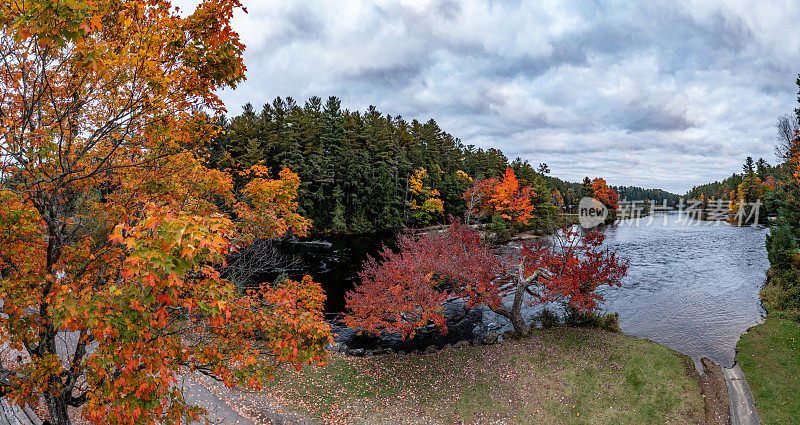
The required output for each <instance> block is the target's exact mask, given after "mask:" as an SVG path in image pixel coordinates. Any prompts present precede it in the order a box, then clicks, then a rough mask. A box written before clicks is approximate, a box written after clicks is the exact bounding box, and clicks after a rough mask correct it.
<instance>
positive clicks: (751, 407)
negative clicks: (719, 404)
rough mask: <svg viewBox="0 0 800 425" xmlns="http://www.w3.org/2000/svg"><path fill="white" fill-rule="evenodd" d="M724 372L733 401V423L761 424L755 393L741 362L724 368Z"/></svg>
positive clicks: (729, 395) (741, 424)
mask: <svg viewBox="0 0 800 425" xmlns="http://www.w3.org/2000/svg"><path fill="white" fill-rule="evenodd" d="M722 373H723V375H724V376H725V383H726V384H727V385H728V398H729V399H730V401H731V425H760V424H761V421H759V420H758V413H756V406H755V402H754V401H753V394H752V393H751V392H750V386H749V385H747V379H746V378H745V377H744V372H742V368H740V367H739V363H736V364H735V365H734V366H733V367H731V368H727V367H724V368H722Z"/></svg>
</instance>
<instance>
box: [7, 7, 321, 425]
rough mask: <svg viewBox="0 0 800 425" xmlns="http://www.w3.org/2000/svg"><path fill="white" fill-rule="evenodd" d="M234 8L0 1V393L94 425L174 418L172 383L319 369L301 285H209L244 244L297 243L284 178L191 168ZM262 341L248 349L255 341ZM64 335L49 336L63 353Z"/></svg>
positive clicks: (225, 78)
mask: <svg viewBox="0 0 800 425" xmlns="http://www.w3.org/2000/svg"><path fill="white" fill-rule="evenodd" d="M238 8H240V4H239V1H238V0H205V1H201V2H200V4H199V5H198V6H197V8H196V9H195V10H194V11H193V12H192V13H190V14H181V13H179V12H177V11H176V10H175V9H174V8H172V7H171V5H170V3H169V2H168V1H165V0H138V1H104V0H99V1H86V0H75V1H55V2H54V1H50V0H32V1H28V0H25V1H21V0H11V1H5V2H3V3H2V5H0V22H1V23H2V28H3V30H2V31H3V32H2V35H0V57H2V59H3V61H2V65H0V95H1V96H2V98H3V101H2V103H0V161H1V162H0V167H1V168H0V169H1V170H2V177H3V180H2V190H0V269H2V281H0V299H2V307H0V347H3V349H4V350H13V351H15V352H17V353H19V359H20V361H19V362H15V363H14V364H0V386H2V388H0V392H2V393H5V394H6V395H7V396H8V397H10V399H11V400H12V401H13V402H15V403H20V404H21V403H25V402H31V401H33V400H34V399H35V398H37V397H42V398H43V400H44V403H45V405H46V408H47V411H48V413H49V420H50V422H51V423H53V424H58V425H66V424H69V423H71V418H70V415H69V411H68V407H79V408H81V410H80V411H81V412H82V415H83V417H84V418H85V419H87V420H88V421H90V422H93V423H98V424H99V423H102V424H156V423H158V424H167V423H188V422H190V421H192V420H195V419H197V418H198V416H199V415H201V414H202V413H203V411H202V409H200V408H198V407H195V406H191V405H190V404H189V403H187V402H186V400H185V399H184V397H183V394H182V393H181V389H180V387H179V386H177V385H175V380H176V378H177V377H178V375H180V374H190V373H205V374H209V375H213V376H214V377H216V378H218V379H221V380H222V381H224V382H225V383H226V384H228V385H234V384H244V385H250V386H258V384H259V382H260V381H261V379H262V378H264V377H265V376H266V375H268V374H269V372H270V370H271V368H272V367H273V366H275V365H276V364H277V363H278V362H290V363H292V364H294V365H296V366H300V365H301V364H303V363H309V362H320V361H322V360H324V358H325V353H324V350H323V345H324V344H325V343H326V342H328V341H329V338H330V336H329V332H328V327H327V325H326V324H325V322H324V321H323V318H322V313H321V309H322V306H323V302H324V294H323V292H322V290H321V288H320V286H319V285H318V284H317V283H315V282H313V281H312V280H311V279H310V278H309V277H306V278H304V279H302V280H301V281H300V282H294V281H287V282H284V283H282V284H279V285H277V286H271V285H267V284H264V285H262V286H261V288H260V290H259V291H258V292H257V293H256V292H249V293H241V292H239V291H237V290H236V288H235V286H234V284H233V283H231V282H229V281H227V280H225V279H222V278H221V277H220V270H221V269H222V268H224V266H225V262H226V257H227V256H228V255H229V254H231V253H233V252H235V251H237V250H240V249H242V248H243V247H245V246H247V245H248V244H250V243H251V242H252V241H253V240H254V239H255V238H270V237H275V236H278V235H282V234H285V233H287V232H294V233H297V234H303V233H305V232H306V231H307V230H308V229H309V226H310V222H309V221H308V220H306V219H305V218H303V217H302V216H300V215H299V214H298V212H297V209H298V205H297V202H296V197H297V193H298V188H299V186H300V181H299V179H298V177H297V175H296V174H294V173H292V172H291V171H289V170H288V169H284V170H282V171H280V173H279V174H278V173H276V174H274V175H272V176H270V175H268V173H267V170H266V169H265V168H264V167H263V166H260V165H257V164H255V165H254V166H253V167H249V168H247V169H243V170H241V172H242V173H246V174H247V179H246V180H247V184H245V185H244V186H242V187H241V188H239V189H238V190H234V181H233V176H231V175H230V174H229V173H227V172H225V171H223V170H211V169H209V168H207V167H206V163H205V161H204V156H205V154H206V150H205V147H206V146H205V144H206V142H207V141H208V140H210V139H212V138H214V137H215V135H216V134H217V131H218V127H217V126H216V125H215V124H214V123H215V122H216V119H215V115H216V114H218V113H220V112H221V111H222V103H221V102H220V100H219V98H218V97H217V96H216V95H215V94H214V93H215V91H216V90H218V89H221V88H225V87H233V86H235V85H236V84H237V83H239V82H240V81H242V79H243V78H244V74H243V72H244V66H243V63H242V58H241V54H242V50H243V45H242V44H241V43H240V42H239V38H238V36H237V34H236V33H235V32H234V31H233V30H232V29H231V26H230V20H231V17H232V15H233V13H234V10H236V9H238ZM256 335H259V336H260V338H261V340H256V339H254V338H253V337H254V336H256ZM63 341H66V343H64V342H63Z"/></svg>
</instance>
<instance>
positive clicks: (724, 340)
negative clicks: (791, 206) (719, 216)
mask: <svg viewBox="0 0 800 425" xmlns="http://www.w3.org/2000/svg"><path fill="white" fill-rule="evenodd" d="M643 220H646V219H640V226H638V227H637V226H635V225H631V224H632V223H635V222H626V223H624V224H622V225H617V226H611V227H609V228H608V229H607V233H608V236H609V237H608V239H607V241H608V242H607V243H608V244H609V245H610V246H613V247H616V248H617V249H618V250H619V253H620V255H622V256H625V257H628V258H630V259H631V266H630V269H629V273H628V276H627V277H626V278H625V279H624V281H623V284H622V286H621V287H620V288H609V289H608V290H605V291H604V294H605V297H606V302H605V305H604V307H605V308H606V309H607V310H609V311H616V312H618V313H619V315H620V326H621V327H622V330H623V331H624V332H626V333H628V334H631V335H635V336H639V337H643V338H648V339H652V340H653V341H656V342H658V343H661V344H664V345H666V346H668V347H670V348H672V349H674V350H676V351H679V352H681V353H684V354H686V355H689V356H691V357H693V358H700V357H708V358H710V359H711V360H713V361H714V362H716V363H718V364H721V365H725V366H732V365H733V363H734V357H735V349H736V343H737V342H738V340H739V337H740V336H741V334H742V333H744V332H745V331H746V330H747V328H749V327H751V326H753V325H756V324H758V323H760V322H761V320H762V317H763V310H762V308H761V303H760V301H759V298H758V291H759V289H760V288H761V286H762V285H763V283H764V278H765V274H764V273H765V271H766V270H767V268H768V267H769V263H768V261H767V255H766V250H765V248H764V237H765V235H766V233H767V230H766V229H764V228H760V227H756V228H754V227H734V226H730V225H728V224H724V223H723V224H720V225H708V224H705V223H703V224H700V225H694V224H692V225H686V224H682V223H680V222H679V221H678V216H677V214H668V215H667V216H666V218H665V220H662V219H659V220H654V221H653V223H652V224H650V225H649V226H643V225H641V224H643V223H641V221H643Z"/></svg>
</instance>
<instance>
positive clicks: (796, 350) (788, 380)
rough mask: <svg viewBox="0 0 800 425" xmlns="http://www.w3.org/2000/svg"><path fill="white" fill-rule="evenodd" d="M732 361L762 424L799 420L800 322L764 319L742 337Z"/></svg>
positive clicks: (794, 422) (789, 422)
mask: <svg viewBox="0 0 800 425" xmlns="http://www.w3.org/2000/svg"><path fill="white" fill-rule="evenodd" d="M736 360H737V361H738V362H739V364H740V365H741V367H742V370H743V371H744V374H745V376H746V377H747V382H748V384H750V389H751V391H752V392H753V398H754V399H755V402H756V410H757V411H758V415H759V417H760V418H761V422H762V423H763V424H797V423H800V396H798V394H800V323H797V322H791V321H788V320H783V319H778V318H773V317H769V318H767V321H766V322H765V323H763V324H761V325H758V326H756V327H754V328H752V329H750V331H749V332H748V333H746V334H745V335H744V336H742V339H741V340H740V341H739V345H738V346H737V354H736Z"/></svg>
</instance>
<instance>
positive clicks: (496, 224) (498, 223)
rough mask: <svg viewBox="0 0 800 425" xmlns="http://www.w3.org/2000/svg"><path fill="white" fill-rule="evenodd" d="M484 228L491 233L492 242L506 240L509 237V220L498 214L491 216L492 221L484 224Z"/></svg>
mask: <svg viewBox="0 0 800 425" xmlns="http://www.w3.org/2000/svg"><path fill="white" fill-rule="evenodd" d="M486 230H488V231H489V232H490V233H492V236H493V238H494V242H497V243H500V242H507V241H508V240H510V239H511V229H510V228H509V220H508V219H506V218H503V217H501V216H500V214H495V215H494V216H492V221H491V222H490V223H489V224H488V225H487V226H486Z"/></svg>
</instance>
